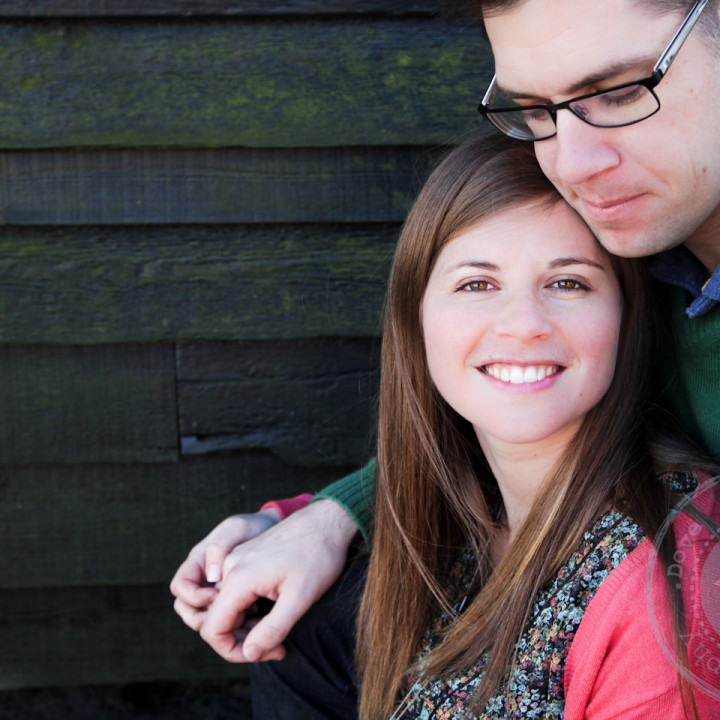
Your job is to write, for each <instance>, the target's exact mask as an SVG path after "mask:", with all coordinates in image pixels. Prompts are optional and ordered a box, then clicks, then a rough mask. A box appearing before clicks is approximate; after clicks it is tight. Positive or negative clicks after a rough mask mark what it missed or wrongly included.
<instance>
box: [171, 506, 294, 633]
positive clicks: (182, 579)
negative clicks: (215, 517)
mask: <svg viewBox="0 0 720 720" xmlns="http://www.w3.org/2000/svg"><path fill="white" fill-rule="evenodd" d="M278 522H280V514H279V513H278V512H277V510H263V511H262V512H258V513H253V514H250V515H233V516H232V517H229V518H227V519H226V520H223V522H221V523H220V524H219V525H218V526H217V527H216V528H215V529H214V530H213V531H212V532H211V533H210V534H209V535H208V536H207V537H206V538H205V539H204V540H201V541H200V542H199V543H198V544H197V545H196V546H195V547H194V548H193V549H192V550H191V551H190V554H189V555H188V557H187V560H185V562H184V563H183V564H182V565H180V567H179V568H178V569H177V572H176V573H175V577H173V579H172V582H171V583H170V592H171V593H172V594H173V595H174V596H175V598H176V599H175V606H174V607H175V612H176V613H177V614H178V615H179V616H180V617H181V618H182V619H183V621H184V622H185V624H186V625H188V626H189V627H191V628H192V629H193V630H200V627H201V626H202V623H203V620H204V618H205V615H206V613H207V607H208V606H209V605H210V604H211V603H212V602H213V600H214V599H215V597H216V596H217V594H218V592H219V587H218V586H216V583H218V582H219V581H220V580H221V575H222V566H223V563H224V561H225V558H226V557H227V556H228V554H229V553H230V551H231V550H232V549H233V548H234V547H236V546H237V545H240V544H241V543H244V542H247V541H248V540H251V539H252V538H254V537H256V536H257V535H260V534H261V533H263V532H265V531H266V530H267V529H268V528H270V527H272V526H273V525H275V524H276V523H278Z"/></svg>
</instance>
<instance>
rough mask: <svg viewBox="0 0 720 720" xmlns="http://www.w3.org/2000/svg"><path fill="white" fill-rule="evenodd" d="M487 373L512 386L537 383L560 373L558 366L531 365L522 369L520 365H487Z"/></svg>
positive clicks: (485, 367)
mask: <svg viewBox="0 0 720 720" xmlns="http://www.w3.org/2000/svg"><path fill="white" fill-rule="evenodd" d="M483 369H484V370H485V372H486V373H487V374H488V375H490V376H491V377H494V378H496V379H497V380H502V381H503V382H506V383H511V384H512V385H522V384H524V383H536V382H540V381H541V380H544V379H545V378H546V377H548V376H550V375H554V374H555V373H556V372H558V370H559V367H558V366H557V365H531V366H528V367H520V366H519V365H504V364H503V365H499V366H498V365H494V364H493V365H485V366H484V368H483Z"/></svg>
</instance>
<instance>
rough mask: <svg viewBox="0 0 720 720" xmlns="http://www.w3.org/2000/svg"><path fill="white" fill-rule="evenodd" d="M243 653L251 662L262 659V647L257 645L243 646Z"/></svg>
mask: <svg viewBox="0 0 720 720" xmlns="http://www.w3.org/2000/svg"><path fill="white" fill-rule="evenodd" d="M243 655H245V657H246V658H247V659H248V660H249V661H250V662H255V661H256V660H259V659H260V648H259V647H258V646H257V645H248V646H247V647H245V646H243Z"/></svg>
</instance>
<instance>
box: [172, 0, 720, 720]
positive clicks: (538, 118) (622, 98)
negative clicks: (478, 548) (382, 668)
mask: <svg viewBox="0 0 720 720" xmlns="http://www.w3.org/2000/svg"><path fill="white" fill-rule="evenodd" d="M465 5H467V6H468V8H469V12H471V13H472V12H474V14H475V16H476V17H478V16H481V19H482V20H483V21H484V23H485V27H486V29H487V33H488V37H489V39H490V43H491V45H492V49H493V53H494V56H495V68H496V79H495V80H494V81H493V84H492V85H491V88H490V92H489V94H488V96H487V97H486V100H487V101H488V102H489V103H490V105H489V107H486V108H485V110H484V112H485V114H486V115H487V116H488V118H489V119H490V120H492V121H493V122H494V123H495V124H497V125H498V126H499V127H500V128H501V129H503V130H504V131H505V132H507V133H508V134H514V135H515V136H521V137H524V139H530V140H533V139H534V140H535V152H536V156H537V159H538V161H539V163H540V165H541V167H542V169H543V171H544V172H545V174H546V175H547V176H548V177H549V178H550V179H551V180H552V182H553V183H554V184H555V185H556V186H557V187H558V189H559V190H560V192H561V193H562V194H563V196H564V197H565V199H566V200H567V201H568V202H569V203H570V204H571V205H572V206H573V207H574V208H575V209H576V210H577V211H578V212H579V213H580V214H581V215H582V217H583V218H584V219H585V220H586V222H587V223H588V224H589V225H590V226H591V228H592V229H593V230H594V232H595V233H596V235H597V236H598V238H599V240H600V241H601V243H602V244H603V245H604V246H605V247H606V248H607V249H608V250H609V251H610V252H613V253H616V254H618V255H624V256H627V257H639V256H656V257H653V260H652V263H653V264H652V268H653V273H654V274H655V276H656V277H657V278H658V279H659V280H661V281H663V283H665V284H664V285H663V286H662V288H663V289H662V301H663V302H664V303H665V304H666V306H667V313H668V314H669V317H670V319H671V323H672V328H673V335H674V339H675V344H676V346H677V347H676V350H675V352H676V356H677V357H676V360H675V361H674V363H675V366H676V368H677V373H676V374H675V375H674V376H673V377H672V378H670V379H669V380H668V382H669V383H670V395H671V400H672V401H673V402H674V404H675V407H676V409H677V411H678V414H679V415H680V417H681V419H682V421H683V423H684V424H685V426H686V428H687V429H688V431H689V432H690V433H691V434H693V435H694V436H695V437H696V439H697V440H698V441H699V442H701V443H703V444H704V445H705V447H706V448H707V449H708V450H709V451H710V452H711V453H712V454H713V455H714V456H715V457H716V458H718V457H720V309H718V304H719V301H720V271H718V264H719V263H720V30H719V26H720V19H719V18H718V12H719V11H718V2H717V0H709V1H708V0H701V1H700V2H697V3H694V4H693V3H692V2H683V1H681V0H680V1H662V0H605V1H604V2H588V1H587V0H543V1H542V2H541V1H540V0H520V1H519V2H513V1H512V0H511V1H510V2H508V1H507V0H506V1H502V0H488V1H487V2H480V0H476V2H474V3H472V2H471V3H465ZM688 13H690V14H689V15H688ZM686 17H687V23H683V20H684V19H685V18H686ZM693 27H694V29H693ZM679 28H680V29H681V30H682V32H681V34H680V37H679V38H678V41H677V42H676V43H675V44H674V46H673V47H672V48H671V51H670V52H669V53H668V54H665V53H664V50H665V49H666V47H667V46H668V44H669V43H671V40H672V39H673V38H674V37H675V35H676V33H678V29H679ZM683 37H685V38H686V39H685V40H684V43H683V42H682V39H683ZM659 58H660V59H661V62H660V63H659V62H658V59H659ZM656 63H657V64H658V66H659V67H656ZM501 96H505V98H507V101H502V100H500V97H501ZM498 103H500V105H498ZM513 103H516V104H517V105H520V106H529V105H531V106H541V107H533V108H532V109H530V110H526V111H524V112H521V113H518V112H514V113H512V114H510V113H508V112H507V110H505V111H504V112H496V111H497V110H498V109H499V108H508V107H509V106H512V105H513ZM633 108H634V109H633ZM688 298H689V301H688ZM664 351H665V352H672V343H671V342H670V341H669V340H668V343H667V345H666V347H665V348H664ZM665 363H666V364H668V360H667V359H665ZM371 475H372V469H371V468H370V469H368V470H367V472H366V473H365V475H364V476H363V475H361V474H357V475H356V476H351V477H350V478H346V479H345V480H344V481H340V482H339V483H336V485H335V486H331V488H330V489H328V490H326V491H324V492H323V493H321V497H324V498H330V499H322V500H318V501H317V502H314V503H312V504H311V505H310V506H308V507H307V508H305V509H303V510H301V511H299V512H297V513H295V514H294V515H293V516H292V517H291V518H289V519H288V520H286V521H284V522H282V523H280V524H278V525H276V526H275V527H273V528H272V529H271V530H269V531H268V532H267V533H265V534H263V535H261V536H259V537H257V538H256V539H255V540H253V542H251V543H248V544H247V545H240V547H239V548H238V549H237V550H236V551H235V552H234V553H233V554H232V556H231V558H230V560H229V561H228V563H227V564H226V566H225V572H224V577H223V583H222V591H221V592H220V593H219V594H217V596H215V595H214V592H215V591H214V590H212V589H211V588H208V587H207V585H206V583H205V568H206V567H207V566H208V565H209V564H216V565H219V564H220V562H221V561H222V559H223V558H224V556H225V554H226V552H227V551H228V550H229V549H230V548H232V547H234V546H235V545H238V543H241V542H243V541H244V540H245V539H246V538H247V537H248V536H249V535H247V534H245V532H244V528H243V527H241V525H240V523H241V522H242V521H241V520H237V521H235V522H233V521H226V522H227V523H228V524H226V525H225V526H221V527H220V528H219V529H218V530H216V531H214V533H213V534H211V535H210V536H209V537H208V538H206V539H205V540H204V541H203V543H201V544H200V545H199V546H197V547H196V548H195V549H194V550H193V551H192V552H191V555H190V557H189V558H188V560H187V561H186V563H184V564H183V566H181V568H180V569H179V570H178V574H177V575H176V578H175V580H174V581H173V592H174V593H175V594H176V596H177V598H178V599H177V601H176V610H177V612H178V613H179V614H180V615H181V616H182V617H183V619H184V620H185V622H187V623H188V624H189V625H190V626H191V627H194V628H195V629H199V630H200V633H201V635H202V637H203V638H204V639H205V640H206V641H207V642H208V643H209V644H210V645H211V646H212V647H213V648H214V649H215V650H216V651H217V652H218V653H219V654H220V655H221V656H222V657H224V658H226V659H227V660H230V661H235V662H243V661H257V660H271V659H278V658H281V657H283V656H284V654H285V650H284V648H283V646H282V643H283V641H284V640H285V638H286V637H287V635H288V632H289V631H290V629H291V628H292V627H293V625H294V624H295V622H296V621H297V620H298V618H299V617H300V616H301V615H303V613H305V611H306V610H307V609H308V608H309V607H310V606H311V605H312V604H313V603H314V602H315V601H316V600H317V599H318V598H319V597H320V596H321V595H322V594H323V593H324V592H325V591H326V590H327V589H328V588H329V587H330V585H331V584H332V583H333V582H334V580H335V579H336V578H337V577H338V576H339V574H340V572H341V570H342V567H343V566H344V563H345V560H346V553H347V548H348V546H349V544H350V542H351V540H352V538H353V537H354V536H356V534H357V530H358V523H359V524H360V525H361V526H363V527H366V526H367V523H366V517H367V516H366V513H367V508H368V504H367V499H366V498H367V496H368V495H369V494H370V493H369V491H368V488H367V485H370V484H371V480H368V478H370V477H371ZM333 500H335V501H336V502H333ZM213 543H214V545H213ZM206 551H207V557H206ZM213 554H214V556H215V560H214V562H213V563H210V559H209V558H210V557H211V556H213ZM308 558H312V560H311V561H308ZM210 597H214V601H213V603H212V606H211V607H210V609H209V611H207V612H206V611H205V610H203V609H202V608H203V606H204V605H205V604H206V603H207V602H208V600H209V598H210ZM258 597H264V598H269V599H271V600H275V601H276V603H275V605H274V607H273V609H272V611H271V612H270V613H269V614H268V615H267V616H266V617H265V618H264V619H263V620H262V621H261V622H260V623H259V624H257V625H256V626H255V627H254V628H253V629H252V630H251V631H250V632H249V633H248V632H247V631H246V630H243V629H242V627H241V626H242V625H243V622H244V620H245V612H246V609H247V608H249V607H250V606H251V605H252V604H253V603H254V602H255V600H256V599H257V598H258ZM348 625H349V627H350V628H351V627H352V624H351V623H348ZM238 628H240V630H236V629H238ZM299 642H300V643H302V642H304V640H299ZM346 645H347V643H346ZM350 647H351V645H350ZM334 651H337V652H338V653H339V655H342V648H340V649H338V648H337V647H336V648H335V649H334V650H333V652H334ZM313 652H315V651H314V650H310V651H309V653H310V654H312V653H313ZM341 670H342V673H345V675H347V673H351V661H348V662H346V663H345V664H344V666H343V668H341ZM321 674H322V673H321ZM331 674H332V673H331ZM343 677H345V676H343ZM270 682H271V681H270ZM329 682H330V683H331V684H332V683H335V684H336V685H342V683H343V682H345V681H344V680H343V678H340V679H339V680H338V681H337V682H335V679H334V678H332V677H331V678H330V680H329ZM321 692H330V691H329V690H328V689H327V688H324V689H322V690H321ZM275 699H276V698H273V700H275ZM297 700H298V702H300V703H302V702H306V701H307V703H310V704H311V699H303V698H297ZM270 705H272V702H271V703H270ZM308 707H309V705H308ZM343 713H344V711H341V710H338V712H337V714H335V715H332V716H333V717H346V716H347V717H352V712H351V711H349V710H348V711H347V714H343ZM278 716H280V715H278ZM296 716H297V717H301V716H303V717H323V715H321V714H318V715H313V714H312V713H311V711H310V710H307V714H305V715H302V712H301V713H300V714H298V715H296ZM285 717H291V716H290V715H285Z"/></svg>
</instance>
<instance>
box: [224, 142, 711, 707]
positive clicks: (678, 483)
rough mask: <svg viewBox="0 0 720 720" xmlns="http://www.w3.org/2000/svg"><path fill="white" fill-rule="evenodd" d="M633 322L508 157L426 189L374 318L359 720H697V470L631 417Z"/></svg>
mask: <svg viewBox="0 0 720 720" xmlns="http://www.w3.org/2000/svg"><path fill="white" fill-rule="evenodd" d="M651 317H652V311H651V307H650V301H649V295H648V292H647V289H646V286H645V275H644V271H643V267H642V265H641V263H640V262H636V261H631V260H623V259H618V258H613V257H611V256H609V255H608V254H607V253H606V252H605V251H604V250H603V249H602V248H601V247H600V245H599V244H598V243H597V242H596V240H595V239H594V237H593V236H592V234H591V233H590V231H589V230H588V228H587V227H586V226H585V225H584V223H583V222H582V221H581V220H580V218H579V217H578V216H577V215H576V214H575V213H574V211H573V210H572V209H571V208H570V207H569V206H568V205H567V204H565V203H564V202H563V201H562V199H561V198H560V196H559V195H558V194H557V191H556V190H555V189H554V188H553V186H552V185H551V184H550V183H549V182H548V181H547V179H546V178H545V177H544V175H543V174H542V173H541V171H540V170H539V168H538V166H537V164H536V162H535V159H534V157H533V156H532V153H531V152H530V151H529V150H528V149H527V148H526V147H525V146H524V145H521V144H517V143H515V142H514V141H512V140H509V139H508V138H506V137H505V136H498V135H492V136H486V137H485V138H478V139H473V140H470V141H468V142H466V143H464V144H463V145H461V146H460V147H458V148H457V149H455V150H454V151H452V152H451V153H450V154H449V155H448V157H447V158H446V159H445V160H444V161H443V162H442V163H441V164H440V165H439V166H438V168H437V169H436V170H435V172H434V173H433V174H432V175H431V177H430V179H429V180H428V182H427V184H426V185H425V187H424V189H423V191H422V192H421V194H420V196H419V197H418V199H417V201H416V203H415V205H414V207H413V209H412V211H411V212H410V215H409V217H408V220H407V222H406V224H405V226H404V228H403V232H402V235H401V238H400V241H399V243H398V248H397V252H396V255H395V259H394V263H393V268H392V271H391V276H390V282H389V288H388V295H387V301H386V309H385V320H384V336H383V356H382V379H381V389H380V408H379V428H378V464H377V473H376V513H375V518H374V527H373V530H372V536H371V539H372V550H371V556H370V563H369V570H368V578H367V584H366V588H365V592H364V595H363V601H362V608H361V612H360V621H359V631H358V653H357V655H358V674H359V679H360V707H359V714H360V717H361V718H362V720H380V719H384V718H389V717H393V718H399V717H403V718H461V717H479V718H506V717H512V718H566V720H574V719H576V718H577V719H578V720H579V719H580V718H600V717H602V718H612V717H617V718H646V719H647V720H650V719H652V720H655V719H656V718H658V717H662V718H663V720H671V719H674V718H678V720H679V718H683V717H693V716H694V717H697V718H717V717H720V704H719V703H718V697H719V696H720V683H719V682H718V677H720V637H719V632H718V631H719V629H720V608H718V607H717V603H716V600H717V597H718V595H719V593H718V592H717V588H716V586H715V581H717V580H718V577H719V575H718V572H717V570H718V568H720V553H717V554H715V555H714V554H713V552H714V549H715V548H717V542H716V538H715V535H714V534H713V533H715V534H716V533H717V529H716V525H717V523H718V521H719V520H720V502H719V501H718V497H717V493H716V491H715V487H714V485H713V486H712V487H710V488H709V489H707V488H706V487H705V485H703V483H704V482H705V480H706V478H707V477H708V474H707V472H706V471H710V472H715V469H714V468H713V467H712V466H711V465H710V464H709V463H707V462H705V461H704V460H702V459H700V458H698V457H697V456H696V454H695V453H694V451H692V450H690V449H689V448H688V447H687V446H686V445H685V444H683V443H682V442H681V441H679V440H677V439H675V438H673V436H671V435H670V434H668V433H667V432H665V431H664V430H663V429H662V428H661V427H660V425H659V423H658V421H657V420H652V421H651V422H649V419H650V409H649V406H648V401H647V397H648V388H647V387H646V379H647V376H648V372H647V368H648V365H649V362H650V358H651V357H652V354H651V347H650V344H651V331H650V328H649V319H650V318H651ZM648 438H651V439H652V443H650V442H649V441H648ZM698 470H700V472H698ZM699 481H701V484H700V487H698V482H699ZM690 498H692V500H693V504H689V499H690ZM303 502H306V500H303V501H300V502H297V501H294V502H291V503H290V504H289V505H283V503H279V504H278V503H275V504H273V506H274V508H275V510H278V511H280V513H281V514H282V513H284V512H285V511H288V510H290V511H291V510H292V509H294V508H295V507H297V506H298V505H299V504H300V505H301V504H302V503H303ZM678 507H683V508H684V512H683V513H681V514H678V516H677V518H676V519H675V521H674V523H673V522H669V521H670V520H672V519H673V517H674V513H675V509H676V508H678ZM269 512H272V511H269ZM708 515H709V516H710V519H708V517H707V516H708ZM265 522H269V521H268V520H267V516H265ZM653 546H657V549H658V552H657V558H658V559H656V554H655V552H654V551H653ZM229 562H232V559H230V560H229ZM242 632H243V631H242V630H240V631H239V636H240V637H242Z"/></svg>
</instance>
